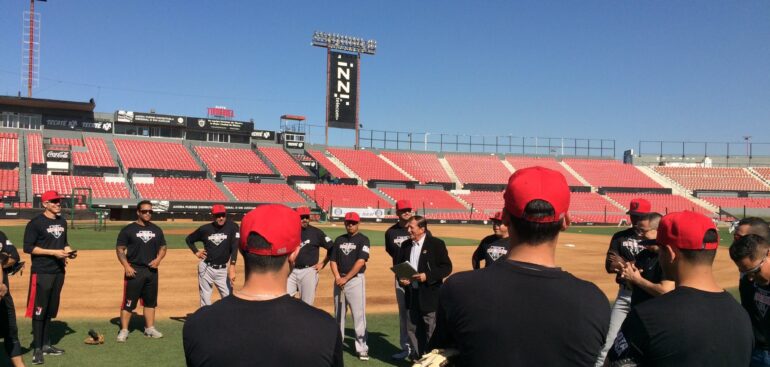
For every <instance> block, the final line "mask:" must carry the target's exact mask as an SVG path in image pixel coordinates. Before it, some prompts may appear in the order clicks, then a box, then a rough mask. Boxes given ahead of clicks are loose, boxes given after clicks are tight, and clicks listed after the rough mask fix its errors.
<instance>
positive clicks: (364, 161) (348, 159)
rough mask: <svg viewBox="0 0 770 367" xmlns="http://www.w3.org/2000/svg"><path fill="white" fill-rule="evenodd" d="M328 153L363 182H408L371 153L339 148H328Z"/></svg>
mask: <svg viewBox="0 0 770 367" xmlns="http://www.w3.org/2000/svg"><path fill="white" fill-rule="evenodd" d="M328 151H329V153H331V154H332V155H334V156H335V157H336V158H337V159H339V160H340V161H341V162H342V163H343V164H344V165H345V166H347V167H348V168H350V169H351V170H353V172H355V173H356V175H358V177H361V179H362V180H364V181H370V180H389V181H410V179H409V178H408V177H406V176H404V175H403V174H402V173H401V172H399V171H398V170H396V169H395V168H393V166H391V165H389V164H388V163H387V162H385V161H384V160H382V159H380V158H379V157H378V156H377V155H376V154H374V153H372V152H371V151H368V150H353V149H341V148H329V149H328Z"/></svg>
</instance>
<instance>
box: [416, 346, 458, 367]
mask: <svg viewBox="0 0 770 367" xmlns="http://www.w3.org/2000/svg"><path fill="white" fill-rule="evenodd" d="M459 353H460V352H459V351H458V350H457V349H434V350H432V351H430V353H428V354H425V355H423V356H422V358H420V359H419V360H418V361H416V362H415V363H414V364H413V365H412V367H449V366H452V362H451V361H450V360H449V359H450V358H451V357H454V356H456V355H458V354H459Z"/></svg>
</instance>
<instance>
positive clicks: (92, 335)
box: [83, 329, 104, 345]
mask: <svg viewBox="0 0 770 367" xmlns="http://www.w3.org/2000/svg"><path fill="white" fill-rule="evenodd" d="M83 343H86V344H88V345H99V344H104V335H102V334H99V333H97V332H96V331H94V329H91V330H88V337H87V338H85V340H83Z"/></svg>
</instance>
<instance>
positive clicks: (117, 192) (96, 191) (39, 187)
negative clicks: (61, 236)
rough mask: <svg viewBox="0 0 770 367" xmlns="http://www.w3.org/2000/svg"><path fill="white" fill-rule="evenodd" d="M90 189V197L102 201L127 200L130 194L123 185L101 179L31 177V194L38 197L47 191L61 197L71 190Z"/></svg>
mask: <svg viewBox="0 0 770 367" xmlns="http://www.w3.org/2000/svg"><path fill="white" fill-rule="evenodd" d="M84 187H90V188H91V195H92V196H93V197H95V198H103V199H128V198H130V197H131V196H130V194H129V192H128V188H127V187H126V184H125V183H122V182H105V180H104V178H103V177H91V176H61V175H32V193H33V194H35V195H40V194H42V193H44V192H46V191H48V190H56V191H58V192H59V193H60V194H62V195H65V196H66V195H69V194H71V193H72V189H73V188H84Z"/></svg>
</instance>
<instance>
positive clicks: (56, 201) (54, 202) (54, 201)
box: [48, 199, 61, 205]
mask: <svg viewBox="0 0 770 367" xmlns="http://www.w3.org/2000/svg"><path fill="white" fill-rule="evenodd" d="M48 202H49V203H51V204H58V205H61V199H53V200H48Z"/></svg>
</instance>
